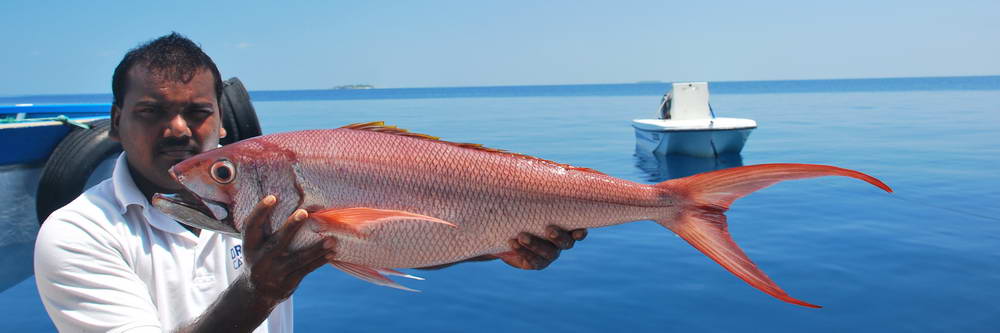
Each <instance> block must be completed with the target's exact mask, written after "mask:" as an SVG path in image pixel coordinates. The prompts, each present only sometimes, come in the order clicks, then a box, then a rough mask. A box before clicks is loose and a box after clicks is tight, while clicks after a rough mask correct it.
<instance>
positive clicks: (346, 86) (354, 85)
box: [330, 84, 375, 90]
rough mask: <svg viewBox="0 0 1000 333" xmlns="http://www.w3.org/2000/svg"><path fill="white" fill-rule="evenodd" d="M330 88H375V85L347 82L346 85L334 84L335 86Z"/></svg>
mask: <svg viewBox="0 0 1000 333" xmlns="http://www.w3.org/2000/svg"><path fill="white" fill-rule="evenodd" d="M330 89H333V90H345V89H375V86H373V85H370V84H348V85H343V86H336V87H333V88H330Z"/></svg>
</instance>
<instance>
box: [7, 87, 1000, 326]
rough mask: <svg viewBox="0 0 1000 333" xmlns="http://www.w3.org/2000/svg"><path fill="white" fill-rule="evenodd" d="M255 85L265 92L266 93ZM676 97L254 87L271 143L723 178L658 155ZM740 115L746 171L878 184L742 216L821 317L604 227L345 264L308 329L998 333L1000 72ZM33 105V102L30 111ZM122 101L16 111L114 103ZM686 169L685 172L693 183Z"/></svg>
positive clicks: (676, 249)
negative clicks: (424, 265) (416, 139)
mask: <svg viewBox="0 0 1000 333" xmlns="http://www.w3.org/2000/svg"><path fill="white" fill-rule="evenodd" d="M248 85H250V86H251V87H252V83H248ZM667 87H668V84H666V83H643V84H608V85H570V86H505V87H455V88H410V89H373V90H299V91H269V92H264V91H261V92H253V93H252V94H251V95H252V97H253V98H254V100H255V103H254V105H255V107H256V109H257V112H258V114H259V117H260V120H261V123H262V126H263V128H264V132H265V133H275V132H282V131H290V130H298V129H307V128H332V127H339V126H342V125H345V124H349V123H355V122H367V121H375V120H384V121H386V122H387V124H391V125H396V126H399V127H401V128H405V129H408V130H410V131H413V132H417V133H426V134H431V135H434V136H438V137H441V138H442V139H444V140H450V141H458V142H472V143H480V144H483V145H485V146H487V147H492V148H500V149H505V150H509V151H514V152H519V153H525V154H529V155H534V156H538V157H541V158H545V159H550V160H554V161H558V162H563V163H569V164H573V165H578V166H583V167H589V168H593V169H597V170H600V171H602V172H605V173H607V174H609V175H612V176H616V177H620V178H624V179H628V180H633V181H638V182H644V183H654V182H658V181H663V180H666V179H669V178H673V177H677V176H683V175H685V174H689V173H691V172H698V171H709V170H711V169H714V168H716V167H719V165H720V163H719V161H713V160H711V159H709V160H705V159H670V160H660V161H656V160H654V161H649V160H644V159H641V158H639V157H637V156H636V155H635V148H634V145H635V138H634V135H633V129H632V128H631V126H630V123H629V122H630V120H632V119H635V118H651V117H654V115H655V112H656V108H657V106H658V103H659V100H660V96H662V94H663V93H665V92H666V90H667V89H668V88H667ZM710 89H711V91H712V96H711V101H712V107H713V109H714V110H715V112H716V114H717V115H719V116H723V117H737V118H751V119H754V120H756V121H757V123H758V126H759V127H758V128H757V129H756V130H755V131H754V132H753V134H751V136H750V139H749V141H748V142H747V145H746V148H745V149H744V150H743V153H742V155H741V156H739V157H738V158H737V160H736V161H735V162H733V161H727V163H728V164H727V163H722V164H726V165H733V163H735V165H740V164H742V165H752V164H760V163H780V162H789V163H820V164H831V165H836V166H840V167H845V168H850V169H855V170H859V171H862V172H865V173H868V174H870V175H872V176H875V177H878V178H879V179H881V180H883V181H884V182H885V183H887V184H888V185H889V186H891V187H893V189H894V190H895V193H891V194H889V193H885V192H882V191H881V190H878V189H877V188H875V187H872V186H870V185H868V184H865V183H863V182H860V181H857V180H854V179H848V178H842V177H837V178H831V177H827V178H818V179H808V180H799V181H790V182H784V183H780V184H778V185H775V186H772V187H769V188H766V189H764V190H761V191H759V192H757V193H754V194H752V195H750V196H748V197H746V198H743V199H741V200H739V201H737V202H736V203H735V204H733V206H732V208H731V210H730V211H729V212H728V213H727V215H728V216H729V226H730V227H729V230H730V232H731V234H732V235H733V238H734V239H735V241H736V242H737V243H738V244H739V245H740V246H741V247H742V248H743V249H744V250H745V251H746V252H747V254H748V255H749V256H750V258H751V259H753V260H754V261H755V262H756V263H757V264H758V265H759V266H760V267H761V269H762V270H764V271H765V272H766V273H767V274H768V275H769V276H770V277H771V278H772V279H774V280H775V281H776V282H777V283H778V284H779V285H780V286H781V287H782V288H783V289H785V290H786V291H787V292H788V293H789V294H790V295H791V296H793V297H796V298H799V299H803V300H805V301H808V302H811V303H815V304H819V305H822V306H824V308H822V309H807V308H803V307H799V306H795V305H790V304H787V303H784V302H781V301H778V300H775V299H774V298H772V297H770V296H768V295H766V294H763V293H761V292H759V291H757V290H756V289H754V288H752V287H750V286H748V285H747V284H746V283H744V282H743V281H741V280H739V279H738V278H736V277H734V276H733V275H731V274H730V273H728V272H727V271H725V270H724V269H723V268H722V267H720V266H719V265H717V264H716V263H714V262H712V261H711V260H710V259H708V258H707V257H706V256H704V255H702V254H701V253H699V252H698V251H697V250H695V249H694V248H692V247H691V246H689V245H688V244H687V243H686V242H684V241H683V240H681V239H680V238H678V237H676V236H674V235H673V234H672V233H671V232H670V231H668V230H666V229H664V228H662V227H660V226H659V225H656V224H655V223H652V222H648V221H643V222H637V223H629V224H625V225H620V226H613V227H607V228H600V229H594V230H591V231H590V235H589V237H588V238H587V239H586V240H584V241H582V242H579V243H578V244H577V246H576V247H575V248H573V249H571V250H568V251H564V252H563V253H562V256H561V257H560V258H559V260H557V261H556V262H555V263H554V264H553V265H552V266H550V267H549V268H547V269H545V270H542V271H522V270H516V269H513V268H510V267H508V266H506V265H504V264H502V263H500V262H483V263H465V264H459V265H456V266H453V267H450V268H446V269H442V270H436V271H417V270H408V272H409V273H411V274H415V275H418V276H422V277H424V278H426V279H427V280H426V281H404V283H405V284H406V285H407V286H409V287H412V288H415V289H420V290H422V292H421V293H410V292H404V291H399V290H395V289H389V288H385V287H379V286H375V285H371V284H368V283H365V282H362V281H359V280H357V279H355V278H353V277H350V276H348V275H346V274H344V273H341V272H339V271H337V270H335V269H333V268H332V267H324V268H321V269H320V270H319V271H317V272H315V273H313V274H312V275H310V276H308V277H307V278H306V279H305V280H304V281H303V283H302V285H301V286H300V288H299V290H298V292H297V293H296V294H295V314H296V321H295V325H296V329H297V330H299V331H303V332H313V331H346V332H358V331H363V332H393V331H400V330H406V331H416V332H469V331H476V332H513V331H532V332H534V331H547V332H567V331H570V332H606V331H642V332H647V331H648V332H651V331H656V332H662V331H677V332H687V331H700V332H735V331H760V332H799V331H810V332H844V331H854V332H859V331H860V332H935V331H965V332H996V331H997V329H998V328H997V327H998V326H1000V305H998V303H997V302H996V301H995V300H997V299H1000V217H998V216H1000V204H998V203H1000V191H998V190H997V189H998V188H1000V172H998V171H997V166H998V165H1000V130H998V129H997V127H996V124H998V123H1000V76H984V77H950V78H902V79H858V80H810V81H756V82H718V83H716V82H710ZM15 100H17V101H15ZM109 100H110V97H109V96H107V95H45V96H22V97H4V98H0V103H14V102H17V103H30V102H34V103H55V102H60V103H68V102H76V103H87V102H108V101H109ZM678 170H682V171H678ZM0 307H2V308H4V309H6V310H5V311H4V312H5V313H4V315H3V316H4V318H5V320H3V321H2V322H0V330H2V331H49V330H53V329H54V328H53V326H52V324H51V322H50V321H49V320H48V317H47V316H46V314H45V311H44V309H43V307H42V305H41V303H40V301H39V300H38V294H37V291H36V289H35V285H34V280H33V279H30V278H29V279H27V280H25V281H23V282H21V283H20V284H18V285H16V286H14V287H12V288H10V289H8V290H6V291H3V292H2V293H0Z"/></svg>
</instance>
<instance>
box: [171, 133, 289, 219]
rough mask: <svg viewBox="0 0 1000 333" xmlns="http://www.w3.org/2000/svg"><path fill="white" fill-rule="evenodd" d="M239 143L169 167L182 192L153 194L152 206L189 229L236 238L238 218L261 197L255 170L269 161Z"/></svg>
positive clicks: (248, 146)
mask: <svg viewBox="0 0 1000 333" xmlns="http://www.w3.org/2000/svg"><path fill="white" fill-rule="evenodd" d="M241 143H242V142H240V143H235V144H231V145H228V146H225V147H221V148H217V149H213V150H210V151H206V152H204V153H201V154H198V155H195V156H193V157H191V158H188V159H186V160H184V161H181V162H180V163H177V164H176V165H174V166H173V167H171V168H170V170H169V173H170V175H171V176H172V177H173V178H174V180H176V181H177V182H178V183H180V184H181V185H182V187H183V188H184V189H183V190H182V191H179V192H178V193H175V194H161V193H157V194H156V195H155V196H154V197H153V205H154V206H156V207H157V208H158V209H160V211H162V212H163V213H165V214H167V215H170V216H171V217H173V218H174V219H176V220H178V221H179V222H181V223H184V224H187V225H189V226H192V227H195V228H200V229H207V230H212V231H216V232H220V233H224V234H229V235H233V236H237V237H240V235H241V232H242V231H243V222H242V218H245V217H246V215H249V211H250V210H251V209H252V208H253V206H254V205H255V204H256V203H257V202H258V201H259V200H260V199H261V198H262V197H263V195H264V194H263V193H259V192H261V186H260V185H261V182H262V180H261V179H259V177H258V176H259V175H260V174H261V172H259V171H260V170H261V168H262V167H265V166H266V164H269V163H268V161H271V162H273V160H269V159H268V158H267V157H270V156H262V154H261V149H260V147H255V146H254V145H247V144H241ZM262 157H263V158H262ZM272 164H273V163H272Z"/></svg>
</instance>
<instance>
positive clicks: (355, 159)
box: [154, 122, 891, 307]
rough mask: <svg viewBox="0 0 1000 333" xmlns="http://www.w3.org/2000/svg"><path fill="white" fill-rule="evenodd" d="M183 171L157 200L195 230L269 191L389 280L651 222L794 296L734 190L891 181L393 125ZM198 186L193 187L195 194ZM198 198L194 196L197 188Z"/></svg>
mask: <svg viewBox="0 0 1000 333" xmlns="http://www.w3.org/2000/svg"><path fill="white" fill-rule="evenodd" d="M171 174H172V175H173V176H174V178H175V179H177V181H179V182H180V183H181V184H183V185H184V187H186V188H187V189H188V190H189V191H190V192H191V193H189V194H186V195H179V196H165V195H157V197H156V198H155V199H154V204H156V206H157V207H159V208H160V209H161V210H162V211H164V212H166V213H167V214H170V215H173V216H174V217H176V218H177V219H178V220H180V221H181V222H184V223H187V224H189V225H192V226H194V227H198V228H204V229H210V230H216V231H220V232H226V233H230V234H233V235H237V236H238V235H239V234H240V233H241V232H242V231H243V230H244V219H245V218H246V217H247V216H248V215H249V213H250V211H251V209H252V208H253V206H254V205H255V204H256V203H257V202H258V201H260V200H261V199H262V198H263V197H265V196H266V195H268V194H274V195H276V196H277V197H278V198H279V199H280V200H279V205H278V206H277V207H275V210H274V213H273V216H272V217H271V221H272V227H273V228H276V227H277V226H278V225H279V224H280V223H283V222H284V221H285V217H287V216H289V215H290V214H291V212H292V211H294V210H295V209H297V208H304V209H306V210H307V211H309V212H310V218H309V220H308V222H307V223H308V224H307V225H308V226H309V227H310V228H309V229H305V228H303V229H302V231H300V233H299V235H297V238H296V241H295V244H294V246H297V247H302V246H307V245H309V244H312V243H313V242H316V241H319V240H321V239H322V238H323V237H336V238H337V240H338V242H337V244H338V245H337V246H338V247H337V250H336V260H334V261H332V262H331V264H333V265H334V266H336V267H338V268H340V269H342V270H344V271H345V272H348V273H350V274H352V275H354V276H356V277H359V278H362V279H364V280H367V281H369V282H373V283H376V284H380V285H386V286H392V287H397V288H403V289H407V288H405V287H402V286H400V285H399V284H396V283H395V282H394V281H392V280H390V279H388V278H386V277H385V276H384V275H402V276H407V277H411V276H408V275H405V274H402V273H399V272H398V271H395V270H394V269H395V268H412V267H426V266H433V265H438V264H444V263H451V262H456V261H460V260H463V259H466V258H471V257H475V256H479V255H483V254H494V255H497V256H504V255H509V253H508V251H511V248H510V246H509V243H508V242H507V241H508V240H509V239H511V238H513V237H514V236H515V235H517V234H518V233H519V232H522V231H526V232H531V233H535V234H544V233H543V232H544V230H545V229H544V228H545V227H546V226H549V225H556V226H560V227H562V228H564V229H578V228H596V227H605V226H611V225H616V224H622V223H626V222H632V221H640V220H653V221H656V223H659V224H660V225H662V226H664V227H666V228H668V229H670V230H672V231H673V232H674V233H676V234H677V235H679V236H681V237H682V238H684V240H686V241H687V242H688V243H690V244H691V245H693V246H694V247H695V248H697V249H698V250H700V251H701V252H702V253H704V254H705V255H707V256H709V257H710V258H712V260H715V261H716V262H717V263H719V264H720V265H722V266H723V267H725V268H726V269H727V270H729V271H730V272H731V273H733V274H735V275H736V276H737V277H739V278H740V279H743V280H744V281H746V282H747V283H749V284H750V285H751V286H753V287H755V288H757V289H760V290H761V291H763V292H765V293H767V294H769V295H771V296H774V297H776V298H778V299H781V300H783V301H786V302H790V303H793V304H798V305H803V306H808V307H818V306H816V305H812V304H809V303H806V302H803V301H800V300H797V299H794V298H792V297H790V296H789V295H788V294H787V293H785V291H783V290H782V289H781V288H779V287H778V285H777V284H775V283H774V282H773V281H771V279H770V278H768V276H767V275H765V274H764V272H762V271H761V270H760V269H758V268H757V266H756V265H755V264H754V263H753V262H752V261H750V259H749V258H747V256H746V254H745V253H743V250H741V249H740V248H739V246H737V245H736V243H734V242H733V240H732V238H730V236H729V232H728V231H727V227H726V216H725V215H724V214H723V213H724V212H725V211H726V210H727V209H728V208H729V205H730V204H731V203H732V202H733V201H735V200H736V199H738V198H740V197H742V196H745V195H747V194H749V193H751V192H753V191H756V190H759V189H761V188H764V187H767V186H769V185H771V184H774V183H777V182H780V181H783V180H790V179H800V178H809V177H818V176H830V175H839V176H847V177H853V178H858V179H861V180H864V181H866V182H869V183H871V184H874V185H875V186H878V187H880V188H882V189H884V190H886V191H890V192H891V189H889V187H888V186H886V185H885V184H883V183H882V182H881V181H879V180H877V179H875V178H873V177H871V176H868V175H865V174H863V173H860V172H857V171H852V170H847V169H841V168H837V167H832V166H824V165H808V164H764V165H753V166H745V167H738V168H732V169H725V170H719V171H713V172H708V173H703V174H698V175H694V176H691V177H686V178H681V179H674V180H669V181H666V182H662V183H659V184H655V185H647V184H640V183H635V182H631V181H627V180H623V179H618V178H615V177H611V176H608V175H605V174H602V173H600V172H597V171H594V170H591V169H586V168H578V167H574V166H570V165H566V164H560V163H556V162H551V161H547V160H543V159H539V158H535V157H531V156H526V155H520V154H515V153H509V152H504V151H500V150H495V149H488V148H483V147H481V146H479V145H474V144H461V143H451V142H446V141H440V140H437V138H434V137H430V136H426V135H421V134H414V133H409V132H406V131H404V130H400V129H397V128H395V127H386V126H383V125H382V123H381V122H378V123H366V124H355V125H349V126H346V127H342V128H339V129H332V130H308V131H299V132H289V133H281V134H272V135H267V136H262V137H257V138H253V139H249V140H245V141H241V142H238V143H234V144H231V145H228V146H225V147H222V148H219V149H215V150H212V151H208V152H205V153H202V154H200V155H197V156H194V157H192V158H190V159H188V160H185V161H183V162H181V163H179V164H177V165H175V166H174V167H173V168H172V169H171ZM191 194H193V195H191ZM185 198H186V199H185Z"/></svg>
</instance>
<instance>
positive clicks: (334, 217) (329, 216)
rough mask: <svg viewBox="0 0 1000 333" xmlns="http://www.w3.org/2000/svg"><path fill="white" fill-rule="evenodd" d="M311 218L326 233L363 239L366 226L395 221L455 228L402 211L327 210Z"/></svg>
mask: <svg viewBox="0 0 1000 333" xmlns="http://www.w3.org/2000/svg"><path fill="white" fill-rule="evenodd" d="M309 216H310V217H312V218H314V219H316V220H318V221H320V222H322V224H323V226H324V227H326V229H327V230H326V231H334V230H339V231H343V232H347V233H350V234H353V235H355V236H358V237H361V238H364V237H365V233H364V232H363V231H362V230H363V229H364V227H365V226H368V225H371V224H374V223H385V222H391V221H393V220H422V221H428V222H434V223H440V224H444V225H447V226H450V227H452V228H454V227H455V224H453V223H451V222H448V221H445V220H442V219H438V218H434V217H430V216H426V215H420V214H415V213H410V212H404V211H401V210H388V209H375V208H366V207H352V208H340V209H327V210H321V211H318V212H315V213H312V214H310V215H309Z"/></svg>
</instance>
